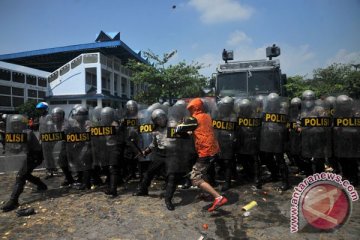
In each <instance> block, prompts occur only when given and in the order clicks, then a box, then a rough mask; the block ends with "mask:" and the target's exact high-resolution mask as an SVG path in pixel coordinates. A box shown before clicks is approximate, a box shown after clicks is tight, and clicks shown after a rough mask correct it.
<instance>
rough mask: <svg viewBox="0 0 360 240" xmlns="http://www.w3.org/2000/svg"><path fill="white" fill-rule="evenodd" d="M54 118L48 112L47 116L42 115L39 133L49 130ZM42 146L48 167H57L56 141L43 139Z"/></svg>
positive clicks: (46, 166)
mask: <svg viewBox="0 0 360 240" xmlns="http://www.w3.org/2000/svg"><path fill="white" fill-rule="evenodd" d="M51 125H52V119H51V114H47V115H45V116H41V117H40V119H39V133H40V135H41V134H43V133H47V132H49V128H51ZM41 146H42V150H43V155H44V163H45V168H46V169H55V168H56V162H55V159H54V156H53V151H54V149H53V148H54V146H55V143H54V142H52V141H44V142H43V141H41Z"/></svg>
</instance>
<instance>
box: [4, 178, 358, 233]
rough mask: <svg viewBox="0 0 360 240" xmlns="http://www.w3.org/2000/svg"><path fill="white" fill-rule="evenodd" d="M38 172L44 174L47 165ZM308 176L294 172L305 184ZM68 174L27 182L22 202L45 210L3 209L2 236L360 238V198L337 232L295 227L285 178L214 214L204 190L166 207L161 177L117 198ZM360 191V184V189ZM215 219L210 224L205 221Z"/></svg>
mask: <svg viewBox="0 0 360 240" xmlns="http://www.w3.org/2000/svg"><path fill="white" fill-rule="evenodd" d="M35 175H38V176H40V177H42V178H43V177H44V176H45V173H44V172H43V171H37V172H36V173H35ZM14 180H15V174H14V173H8V174H1V175H0V202H3V201H5V200H7V198H8V196H9V194H10V192H11V187H12V184H13V183H14ZM300 180H301V178H299V177H297V176H295V175H292V176H291V181H292V183H293V184H297V183H298V182H299V181H300ZM61 181H62V177H54V178H51V179H47V180H45V182H46V183H47V184H48V185H49V190H48V191H47V192H44V193H33V191H32V189H31V187H32V186H31V185H30V184H27V185H26V186H27V187H26V189H25V192H24V194H23V195H21V198H20V203H21V207H27V206H31V207H33V208H35V210H36V212H37V214H35V215H32V216H28V217H17V216H16V214H15V212H8V213H0V238H1V239H146V240H147V239H164V240H165V239H166V240H168V239H181V240H183V239H194V240H197V239H201V237H204V239H359V236H360V204H359V201H356V202H354V204H353V212H352V216H351V218H350V220H349V221H348V222H347V223H346V224H345V226H343V227H342V228H340V229H338V230H337V231H336V232H330V233H326V232H323V233H319V232H317V231H314V230H313V229H311V228H308V227H307V228H304V229H303V230H301V231H300V232H298V233H294V234H292V233H290V230H289V227H290V224H289V222H290V220H289V216H290V213H289V212H290V211H289V210H290V199H291V194H292V191H286V192H282V193H281V192H278V191H277V190H276V187H277V186H278V184H279V183H267V184H265V186H264V188H263V190H261V191H257V190H253V189H252V186H251V184H248V183H245V182H244V181H243V184H241V185H240V186H237V187H235V188H233V189H231V190H230V191H228V192H227V193H226V195H227V197H228V198H229V203H228V204H227V205H225V206H223V207H222V208H220V209H219V210H217V211H216V212H214V213H208V212H207V211H206V209H207V208H208V207H209V205H210V204H211V202H209V201H206V200H203V199H202V198H200V197H199V196H200V190H199V189H189V190H178V191H177V192H176V194H175V198H174V203H175V207H176V209H175V211H173V212H170V211H168V210H166V209H165V206H164V200H163V199H162V198H161V195H162V191H161V188H160V186H161V185H162V183H161V182H159V181H156V182H154V183H153V185H152V187H151V189H150V196H148V197H133V196H132V195H131V193H132V191H134V189H135V188H136V185H137V182H132V183H130V184H128V185H126V186H125V187H124V186H122V187H119V189H118V190H119V193H120V195H119V196H118V197H117V198H114V199H111V198H108V197H107V196H105V195H104V194H103V190H104V189H103V188H102V187H100V188H97V189H94V190H89V191H77V190H74V189H71V188H59V184H60V182H61ZM358 190H359V189H358ZM252 200H255V201H257V202H258V206H256V207H254V208H253V209H251V210H250V215H249V216H247V217H245V216H243V213H244V212H243V211H242V210H241V208H242V206H244V205H245V204H246V203H248V202H250V201H252ZM203 224H207V225H208V229H205V228H204V227H203Z"/></svg>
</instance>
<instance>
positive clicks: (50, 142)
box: [40, 116, 69, 169]
mask: <svg viewBox="0 0 360 240" xmlns="http://www.w3.org/2000/svg"><path fill="white" fill-rule="evenodd" d="M42 124H45V126H42ZM68 127H69V123H68V121H67V120H66V119H58V118H56V116H51V118H50V119H49V120H48V121H47V122H40V128H42V130H43V131H42V132H41V133H40V141H41V146H42V150H43V154H44V161H45V167H46V168H50V169H51V168H55V167H56V163H59V161H61V160H60V159H61V158H62V157H64V156H65V155H66V145H65V130H66V129H67V128H68Z"/></svg>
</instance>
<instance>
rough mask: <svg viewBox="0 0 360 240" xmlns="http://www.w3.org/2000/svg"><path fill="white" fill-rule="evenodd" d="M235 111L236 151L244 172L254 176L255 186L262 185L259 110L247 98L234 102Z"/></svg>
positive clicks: (259, 186)
mask: <svg viewBox="0 0 360 240" xmlns="http://www.w3.org/2000/svg"><path fill="white" fill-rule="evenodd" d="M234 108H235V112H236V113H237V117H238V118H237V126H236V145H235V146H236V147H235V149H236V152H237V154H238V157H239V158H240V159H241V161H242V163H243V167H244V170H245V172H246V173H247V175H248V176H249V177H253V178H254V183H255V185H256V188H258V189H260V188H261V187H262V179H261V162H260V158H259V140H260V128H261V112H257V111H256V103H255V102H254V101H251V100H250V99H247V98H239V99H237V100H236V102H235V106H234Z"/></svg>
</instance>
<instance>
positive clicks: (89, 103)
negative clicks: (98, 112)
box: [86, 100, 97, 107]
mask: <svg viewBox="0 0 360 240" xmlns="http://www.w3.org/2000/svg"><path fill="white" fill-rule="evenodd" d="M86 106H88V107H96V106H97V100H87V101H86Z"/></svg>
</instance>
